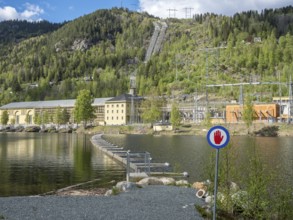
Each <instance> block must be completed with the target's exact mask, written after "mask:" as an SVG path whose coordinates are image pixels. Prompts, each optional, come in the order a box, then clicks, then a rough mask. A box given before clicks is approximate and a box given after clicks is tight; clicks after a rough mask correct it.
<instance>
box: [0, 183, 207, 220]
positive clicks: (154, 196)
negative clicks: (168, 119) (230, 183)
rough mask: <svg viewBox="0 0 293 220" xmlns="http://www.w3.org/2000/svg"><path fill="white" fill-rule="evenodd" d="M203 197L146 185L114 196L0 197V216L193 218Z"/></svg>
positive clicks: (179, 189)
mask: <svg viewBox="0 0 293 220" xmlns="http://www.w3.org/2000/svg"><path fill="white" fill-rule="evenodd" d="M195 204H198V205H202V204H203V201H201V200H200V199H198V198H197V197H196V196H195V190H194V189H192V188H183V187H175V186H147V187H145V188H141V189H135V190H131V191H129V192H124V193H121V194H119V195H115V196H109V197H106V196H37V197H2V198H0V219H8V220H18V219H21V220H25V219H29V220H34V219H36V220H42V219H50V220H51V219H52V220H53V219H54V220H62V219H64V220H65V219H66V220H75V219H78V220H81V219H94V220H99V219H103V220H108V219H109V220H116V219H117V220H124V219H128V220H144V219H151V220H189V219H190V220H191V219H192V220H194V219H203V218H202V217H201V216H200V214H199V213H198V212H197V211H196V209H195V207H194V205H195Z"/></svg>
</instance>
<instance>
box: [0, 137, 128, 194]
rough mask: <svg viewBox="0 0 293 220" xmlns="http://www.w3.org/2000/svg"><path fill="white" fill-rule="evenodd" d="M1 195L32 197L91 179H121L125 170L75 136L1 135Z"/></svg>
mask: <svg viewBox="0 0 293 220" xmlns="http://www.w3.org/2000/svg"><path fill="white" fill-rule="evenodd" d="M0 138H1V143H0V158H1V161H0V175H1V178H0V196H11V195H32V194H40V193H44V192H48V191H51V190H55V189H58V188H62V187H65V186H68V185H72V184H75V183H79V182H85V181H89V180H92V179H97V178H99V179H102V181H111V180H113V179H114V180H121V179H122V178H124V168H123V167H121V166H120V165H119V164H117V163H116V162H114V161H113V160H111V159H110V158H108V157H106V156H105V155H104V154H103V153H102V152H100V151H99V150H98V149H96V148H95V147H94V146H93V145H92V144H91V143H90V141H89V139H90V136H86V135H76V134H34V133H32V134H30V133H29V134H27V133H15V134H14V133H13V134H12V133H11V134H9V133H8V134H0Z"/></svg>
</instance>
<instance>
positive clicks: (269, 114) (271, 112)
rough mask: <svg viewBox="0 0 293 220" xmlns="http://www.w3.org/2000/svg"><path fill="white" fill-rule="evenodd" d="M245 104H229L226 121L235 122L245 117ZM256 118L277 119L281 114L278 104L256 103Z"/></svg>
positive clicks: (254, 107) (254, 106)
mask: <svg viewBox="0 0 293 220" xmlns="http://www.w3.org/2000/svg"><path fill="white" fill-rule="evenodd" d="M243 108H244V106H243V105H227V106H226V122H228V123H233V122H239V121H242V117H243ZM253 109H254V120H260V121H262V120H264V121H268V120H272V119H273V120H275V119H276V118H277V117H279V116H280V112H279V105H278V104H255V105H253Z"/></svg>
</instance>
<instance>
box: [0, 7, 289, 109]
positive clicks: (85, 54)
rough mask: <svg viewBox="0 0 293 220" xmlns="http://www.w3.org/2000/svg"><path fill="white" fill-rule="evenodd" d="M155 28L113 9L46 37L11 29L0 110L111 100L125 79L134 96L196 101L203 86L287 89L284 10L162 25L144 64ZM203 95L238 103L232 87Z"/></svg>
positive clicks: (0, 63) (3, 57)
mask: <svg viewBox="0 0 293 220" xmlns="http://www.w3.org/2000/svg"><path fill="white" fill-rule="evenodd" d="M156 20H157V19H156V18H154V17H152V16H150V15H148V14H146V13H137V12H131V11H128V10H126V9H117V8H113V9H111V10H98V11H96V12H94V13H92V14H89V15H86V16H83V17H80V18H78V19H76V20H74V21H71V22H68V23H65V24H60V25H59V26H58V25H56V24H52V26H50V25H49V26H47V28H45V30H46V31H44V30H42V29H41V28H40V29H38V28H37V30H39V31H37V30H35V29H34V28H31V29H30V31H29V30H27V29H25V28H19V29H15V33H13V35H11V34H8V35H6V34H5V37H4V38H1V39H2V40H1V41H0V44H1V52H0V92H1V93H0V104H1V105H3V104H6V103H9V102H12V101H29V100H50V99H69V98H76V96H77V94H78V92H79V91H80V90H81V89H85V88H87V89H89V90H90V91H91V93H92V95H93V96H95V97H109V96H116V95H118V94H121V93H125V92H127V91H128V90H129V76H130V75H131V74H133V72H136V74H137V88H138V93H139V94H140V95H149V94H158V95H164V94H167V95H180V94H193V93H195V92H197V93H202V94H204V92H205V85H206V84H221V83H239V82H253V81H262V82H277V81H279V80H280V81H281V82H283V83H284V85H286V84H288V81H289V78H290V75H291V74H292V72H293V64H292V60H293V36H292V35H293V7H291V6H290V7H286V8H281V9H277V10H270V9H268V10H264V11H262V12H261V13H258V12H256V11H249V12H243V13H238V14H235V15H234V16H232V17H227V16H222V15H215V14H202V15H195V16H194V18H193V19H181V20H179V19H168V20H167V23H168V29H167V34H166V38H165V41H164V45H163V48H162V50H161V52H160V53H159V54H156V55H154V56H153V57H152V58H151V60H150V61H149V62H147V63H145V62H144V58H145V53H146V50H147V47H148V44H149V41H150V38H151V36H152V32H153V30H154V25H153V21H156ZM20 24H21V22H20V21H11V22H1V23H0V34H1V33H2V32H1V30H3V29H5V27H7V25H8V26H9V25H10V26H17V25H19V27H21V26H20ZM44 24H46V25H48V23H44ZM31 25H32V26H33V27H38V26H40V24H38V23H32V24H31ZM31 30H34V31H31ZM24 32H25V33H26V34H24ZM2 36H4V35H3V34H2ZM17 36H24V37H17ZM280 89H281V95H288V86H281V87H280ZM244 90H245V91H249V92H250V94H252V95H254V97H255V99H259V100H260V101H269V100H270V99H271V96H273V95H278V94H279V93H280V91H279V87H278V85H275V84H273V85H270V84H268V85H262V86H252V85H251V86H246V87H245V88H244ZM209 92H210V93H214V94H215V95H217V96H218V97H227V98H228V99H238V97H239V91H238V89H235V88H232V87H231V88H229V87H222V88H220V87H217V88H211V89H209ZM259 94H261V95H259Z"/></svg>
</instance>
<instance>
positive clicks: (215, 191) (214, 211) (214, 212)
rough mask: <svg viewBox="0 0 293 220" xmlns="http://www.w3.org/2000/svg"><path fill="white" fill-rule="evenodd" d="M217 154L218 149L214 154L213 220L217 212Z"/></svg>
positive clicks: (218, 152)
mask: <svg viewBox="0 0 293 220" xmlns="http://www.w3.org/2000/svg"><path fill="white" fill-rule="evenodd" d="M219 154H220V149H217V152H216V165H215V181H214V183H215V186H214V208H213V220H216V210H217V194H218V170H219Z"/></svg>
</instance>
